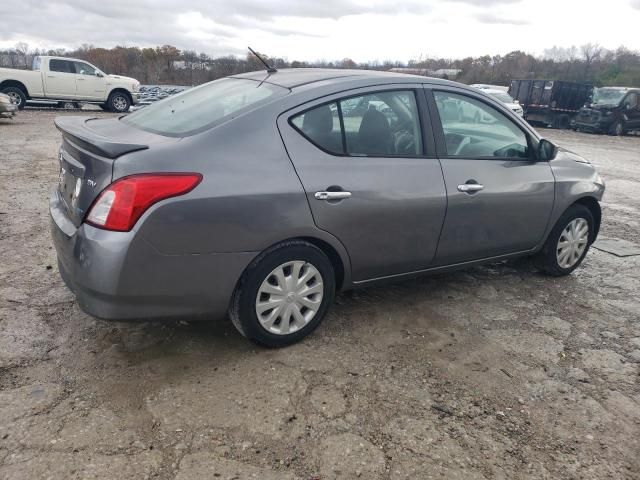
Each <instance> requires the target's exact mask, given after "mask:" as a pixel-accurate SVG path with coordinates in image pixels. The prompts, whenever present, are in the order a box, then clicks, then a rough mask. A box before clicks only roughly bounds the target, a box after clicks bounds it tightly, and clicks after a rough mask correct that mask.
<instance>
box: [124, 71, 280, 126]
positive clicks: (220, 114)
mask: <svg viewBox="0 0 640 480" xmlns="http://www.w3.org/2000/svg"><path fill="white" fill-rule="evenodd" d="M288 91H289V90H287V89H286V88H283V87H279V86H277V85H273V84H271V83H266V82H257V81H254V80H247V79H243V78H223V79H221V80H216V81H213V82H209V83H205V84H204V85H201V86H199V87H196V88H192V89H190V90H187V91H185V92H182V93H179V94H177V95H173V96H171V97H169V98H166V99H165V100H161V101H159V102H157V103H154V104H152V105H149V106H148V107H145V108H143V109H142V110H138V111H137V112H135V113H132V114H130V115H127V116H126V117H124V118H123V119H122V121H123V122H124V123H127V124H129V125H132V126H134V127H137V128H140V129H142V130H146V131H149V132H152V133H157V134H159V135H165V136H170V137H184V136H189V135H194V134H196V133H199V132H202V131H204V130H207V129H209V128H212V127H214V126H215V125H218V124H220V123H222V122H224V121H226V120H229V119H230V118H233V117H235V116H238V115H241V114H242V113H245V112H247V111H249V110H252V109H254V108H257V107H259V106H260V105H263V104H265V103H268V102H269V101H271V100H273V99H274V98H277V97H282V96H284V95H286V94H287V93H288Z"/></svg>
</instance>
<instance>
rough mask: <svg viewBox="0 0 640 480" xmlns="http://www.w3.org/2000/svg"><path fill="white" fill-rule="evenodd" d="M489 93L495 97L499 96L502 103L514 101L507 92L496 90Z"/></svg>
mask: <svg viewBox="0 0 640 480" xmlns="http://www.w3.org/2000/svg"><path fill="white" fill-rule="evenodd" d="M489 95H491V96H492V97H493V98H497V99H498V100H500V101H501V102H502V103H513V98H511V97H510V96H509V95H508V94H507V93H502V92H496V93H490V94H489Z"/></svg>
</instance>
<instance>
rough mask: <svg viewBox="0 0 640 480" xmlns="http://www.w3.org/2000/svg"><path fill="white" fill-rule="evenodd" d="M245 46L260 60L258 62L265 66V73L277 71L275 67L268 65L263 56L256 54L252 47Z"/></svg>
mask: <svg viewBox="0 0 640 480" xmlns="http://www.w3.org/2000/svg"><path fill="white" fill-rule="evenodd" d="M247 48H248V49H249V51H250V52H251V53H253V54H254V55H255V56H256V57H257V58H258V60H260V62H261V63H262V64H263V65H264V66H265V67H267V73H276V72H277V71H278V69H277V68H275V67H272V66H271V65H269V64H268V63H267V62H266V60H265V59H264V58H262V57H261V56H260V55H258V54H257V53H256V51H255V50H254V49H253V48H251V47H247Z"/></svg>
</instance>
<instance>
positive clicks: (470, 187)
mask: <svg viewBox="0 0 640 480" xmlns="http://www.w3.org/2000/svg"><path fill="white" fill-rule="evenodd" d="M480 190H484V185H480V184H479V183H463V184H462V185H458V191H459V192H464V193H475V192H479V191H480Z"/></svg>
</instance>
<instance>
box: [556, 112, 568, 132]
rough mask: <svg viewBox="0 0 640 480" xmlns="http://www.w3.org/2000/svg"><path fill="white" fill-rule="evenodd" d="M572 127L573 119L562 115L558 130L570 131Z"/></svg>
mask: <svg viewBox="0 0 640 480" xmlns="http://www.w3.org/2000/svg"><path fill="white" fill-rule="evenodd" d="M570 126H571V119H570V118H569V115H560V118H559V119H558V128H559V129H560V130H568V129H569V127H570Z"/></svg>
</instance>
